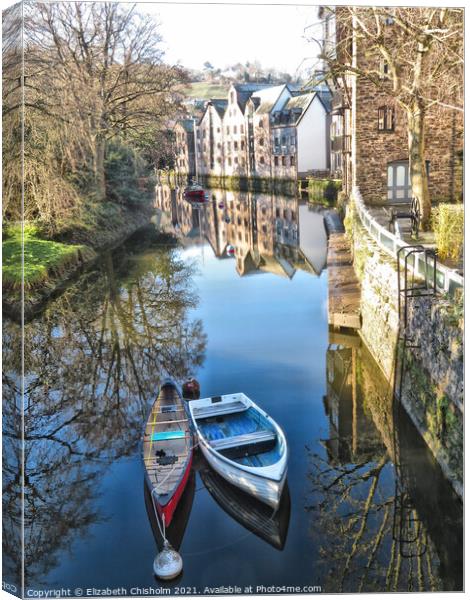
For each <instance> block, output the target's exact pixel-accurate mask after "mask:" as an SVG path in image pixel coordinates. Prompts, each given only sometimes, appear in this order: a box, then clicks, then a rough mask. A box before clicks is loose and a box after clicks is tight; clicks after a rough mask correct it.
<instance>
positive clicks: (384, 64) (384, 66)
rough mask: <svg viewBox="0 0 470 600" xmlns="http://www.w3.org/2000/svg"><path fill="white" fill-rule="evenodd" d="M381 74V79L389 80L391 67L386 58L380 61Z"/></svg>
mask: <svg viewBox="0 0 470 600" xmlns="http://www.w3.org/2000/svg"><path fill="white" fill-rule="evenodd" d="M379 73H380V79H388V73H389V67H388V62H387V61H386V60H385V59H384V58H381V59H380V66H379Z"/></svg>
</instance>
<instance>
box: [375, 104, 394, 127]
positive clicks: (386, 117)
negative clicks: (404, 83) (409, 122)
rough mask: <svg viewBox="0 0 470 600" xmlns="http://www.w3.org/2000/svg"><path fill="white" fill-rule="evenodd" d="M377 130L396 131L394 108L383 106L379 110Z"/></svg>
mask: <svg viewBox="0 0 470 600" xmlns="http://www.w3.org/2000/svg"><path fill="white" fill-rule="evenodd" d="M377 129H378V130H379V131H394V129H395V109H394V108H393V107H392V106H381V107H380V108H379V109H378V113H377Z"/></svg>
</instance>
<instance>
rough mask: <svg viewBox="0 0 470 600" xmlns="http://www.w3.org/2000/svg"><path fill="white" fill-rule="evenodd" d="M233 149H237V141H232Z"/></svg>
mask: <svg viewBox="0 0 470 600" xmlns="http://www.w3.org/2000/svg"><path fill="white" fill-rule="evenodd" d="M233 149H234V150H238V142H233Z"/></svg>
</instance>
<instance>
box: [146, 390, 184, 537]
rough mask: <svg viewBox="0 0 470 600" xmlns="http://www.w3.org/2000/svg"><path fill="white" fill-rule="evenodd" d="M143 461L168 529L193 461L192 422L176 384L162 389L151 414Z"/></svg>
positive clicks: (150, 486) (147, 427)
mask: <svg viewBox="0 0 470 600" xmlns="http://www.w3.org/2000/svg"><path fill="white" fill-rule="evenodd" d="M143 458H144V465H145V474H146V479H147V483H148V486H149V490H150V493H151V497H152V501H153V505H154V508H155V511H156V512H157V513H158V515H159V517H160V518H161V519H162V520H163V521H164V524H165V527H168V526H169V525H170V523H171V520H172V518H173V513H174V512H175V509H176V507H177V506H178V502H179V500H180V498H181V496H182V494H183V491H184V489H185V487H186V484H187V482H188V478H189V473H190V471H191V464H192V460H193V436H192V429H191V421H190V420H189V418H188V414H187V412H186V406H185V402H184V400H183V398H182V397H181V394H180V393H179V391H178V388H177V387H176V385H175V384H174V383H173V382H172V381H167V382H165V383H164V384H163V385H162V387H161V388H160V392H159V394H158V396H157V398H156V400H155V403H154V405H153V406H152V410H151V411H150V415H149V418H148V420H147V425H146V426H145V432H144V440H143Z"/></svg>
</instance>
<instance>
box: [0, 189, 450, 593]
mask: <svg viewBox="0 0 470 600" xmlns="http://www.w3.org/2000/svg"><path fill="white" fill-rule="evenodd" d="M157 209H158V210H157V215H156V218H155V219H154V221H155V223H154V224H153V225H151V226H149V227H148V228H146V229H145V230H142V231H140V232H138V233H137V234H136V235H135V236H133V238H132V239H130V240H129V241H128V242H127V243H126V244H125V245H124V246H123V247H121V248H119V249H118V250H116V251H114V252H113V253H109V254H107V255H105V256H104V257H103V258H102V259H101V260H100V262H99V263H98V264H97V265H96V267H95V268H94V269H92V270H91V271H89V272H87V273H86V274H84V275H82V276H81V278H80V279H79V280H78V281H77V282H75V283H74V284H73V285H72V286H70V287H69V288H68V289H67V290H66V292H65V293H64V294H63V295H61V296H60V298H58V299H56V300H54V301H53V302H51V303H50V304H49V306H48V307H47V309H46V311H45V313H44V314H43V315H42V316H41V317H40V318H38V319H36V320H35V321H33V322H31V323H29V324H27V325H26V332H25V361H26V365H25V368H26V390H27V397H28V405H27V410H26V413H25V426H26V440H27V443H26V452H25V461H26V481H27V489H26V494H25V506H26V514H27V517H28V518H27V521H26V527H25V536H26V559H27V571H26V583H27V586H28V587H29V588H34V589H49V588H51V587H54V588H58V587H69V588H71V589H74V588H77V587H79V588H92V587H95V588H106V587H109V588H123V592H124V590H125V592H124V593H127V594H130V593H131V592H130V590H131V589H132V588H141V589H142V588H146V587H149V586H153V587H155V586H159V585H161V584H160V583H159V582H158V581H157V580H156V579H155V578H154V576H153V572H152V562H153V559H154V556H155V553H156V551H157V544H158V543H159V540H158V536H157V534H156V527H155V523H154V519H153V517H152V514H151V511H150V513H149V512H148V510H147V508H148V497H147V496H146V491H145V486H144V471H143V465H142V462H141V455H140V446H139V441H140V435H141V432H142V427H143V425H144V422H145V419H146V416H147V413H148V410H149V408H150V406H151V404H152V402H153V400H154V397H155V394H156V392H157V389H158V385H159V383H160V381H161V378H162V377H164V376H165V375H166V374H170V375H172V376H173V377H175V378H176V379H177V380H178V381H180V382H182V381H184V380H185V379H186V378H188V377H189V376H190V375H194V376H196V377H197V379H198V380H199V381H200V383H201V392H202V395H203V396H206V395H207V396H208V395H216V394H224V393H230V392H238V391H243V392H245V393H246V394H247V395H248V396H250V397H251V398H253V399H254V400H255V401H256V402H257V403H259V404H260V405H261V406H262V407H263V408H265V409H266V410H267V411H268V412H269V413H270V414H271V415H272V416H273V417H274V419H276V420H277V422H278V423H279V424H280V425H281V426H282V427H283V429H284V431H285V433H286V436H287V440H288V445H289V453H290V454H289V467H288V490H287V492H288V493H287V494H286V497H285V498H284V500H283V503H282V505H281V509H280V511H279V513H278V514H277V515H275V516H273V515H271V514H270V513H269V511H266V509H264V508H263V506H262V505H261V506H260V505H259V504H258V503H256V502H254V501H252V500H251V499H250V498H248V497H246V496H244V495H242V494H239V493H233V491H231V490H230V489H228V490H227V486H226V485H225V484H224V483H223V481H220V480H219V479H218V478H216V477H214V475H213V473H212V472H211V471H210V469H209V468H208V466H207V464H205V463H204V460H203V459H202V458H197V460H196V461H195V462H196V465H195V473H194V477H193V478H192V480H191V482H190V485H189V486H188V488H187V492H186V494H185V496H184V498H183V501H182V504H181V506H180V507H179V512H178V513H177V514H176V516H175V525H174V526H173V527H172V529H173V531H171V532H170V537H171V538H172V540H173V543H174V544H175V545H176V546H179V548H180V552H181V554H182V557H183V560H184V572H183V574H182V576H181V577H180V578H179V579H178V580H177V581H176V582H173V583H171V584H163V585H165V586H169V587H170V588H171V589H172V590H173V591H174V590H175V586H190V587H191V589H192V590H193V591H197V592H204V589H205V588H206V586H208V587H212V588H214V587H220V586H235V585H237V586H241V587H242V588H245V586H248V587H247V591H251V592H253V593H254V592H256V591H263V589H262V588H257V586H265V587H269V586H281V589H280V590H278V591H283V589H282V586H321V587H322V589H323V590H324V591H330V592H340V591H344V592H346V591H380V590H382V591H392V590H402V591H408V590H415V591H417V590H422V591H425V590H442V589H444V590H459V589H462V507H461V504H460V502H459V501H458V500H456V498H455V496H454V495H453V493H452V491H451V489H450V486H449V485H447V483H446V482H445V481H444V480H443V478H442V476H441V473H440V471H439V469H438V468H437V467H436V465H435V463H434V461H433V460H432V459H431V457H430V455H429V453H428V451H427V450H426V448H425V447H424V445H423V443H422V441H421V440H420V438H419V436H418V435H417V434H416V431H415V430H414V428H413V427H412V426H411V425H410V422H409V421H408V419H407V418H406V416H405V415H403V414H402V413H401V411H398V410H396V411H393V410H392V409H391V407H390V402H389V397H390V391H389V389H388V386H387V384H386V382H385V381H384V380H383V378H382V376H381V373H380V372H379V370H378V368H377V366H376V365H375V363H374V362H373V360H372V359H371V357H370V356H369V355H368V354H367V351H366V350H365V349H364V348H363V347H362V346H361V344H360V343H359V339H358V338H356V337H354V336H339V335H338V334H335V333H334V332H330V331H329V330H328V324H327V272H326V270H325V268H324V267H325V257H326V240H325V235H324V230H323V226H322V215H321V209H318V208H317V209H309V208H308V207H307V206H306V205H304V204H302V203H299V202H298V201H297V200H296V199H289V198H285V197H279V196H272V195H253V194H243V193H230V192H219V191H215V192H213V194H211V197H210V202H209V205H208V206H207V207H206V208H204V209H194V208H193V207H191V206H190V205H189V204H187V203H185V202H184V201H183V200H182V198H181V196H179V195H178V194H176V195H175V194H174V193H173V194H172V193H170V191H169V190H164V189H162V190H160V192H159V195H158V198H157ZM162 232H165V233H162ZM4 336H5V340H4V343H5V348H6V350H4V352H5V351H6V355H5V354H4V356H6V359H5V358H4V367H5V373H6V380H5V381H6V389H7V391H8V390H10V392H11V394H14V393H15V392H16V393H18V389H17V387H18V386H17V378H16V376H15V372H17V370H18V368H19V366H18V364H17V363H16V362H15V361H17V360H18V359H17V357H16V358H15V355H14V354H13V348H14V347H15V344H18V343H19V337H18V336H19V331H18V327H17V326H16V325H15V324H13V323H8V322H7V323H6V324H5V326H4ZM15 386H16V389H15ZM9 407H10V408H9ZM4 409H5V412H6V417H5V418H4V427H5V428H6V430H7V433H8V431H9V432H10V434H11V435H13V436H14V431H15V427H16V428H17V422H15V414H14V411H12V410H11V405H5V407H4ZM9 439H10V438H9ZM9 443H10V442H8V444H9ZM8 444H7V446H6V447H7V457H6V459H5V461H6V466H7V468H6V473H5V476H4V489H5V490H6V494H5V499H4V501H5V502H6V505H7V509H9V510H10V511H13V512H14V510H15V507H16V509H18V488H17V485H16V483H17V482H16V483H15V478H14V475H13V471H14V464H15V457H16V459H17V458H18V457H17V454H15V449H14V446H13V445H11V446H9V445H8ZM227 498H231V504H230V506H229V505H227ZM235 517H236V518H235ZM16 518H18V513H17V514H16ZM247 519H248V521H249V523H248V522H247ZM14 525H15V521H14V518H12V519H10V521H7V522H6V525H5V529H4V531H5V530H6V531H7V533H9V534H10V539H13V538H14ZM14 552H15V544H13V543H11V542H10V543H9V542H6V555H7V556H6V562H5V564H6V572H7V573H8V572H10V573H11V577H12V578H13V579H14V578H15V572H14V567H13V565H9V562H8V561H9V557H10V558H11V557H13V555H14ZM16 577H18V573H16ZM249 586H252V587H251V588H249ZM206 591H207V590H206Z"/></svg>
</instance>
